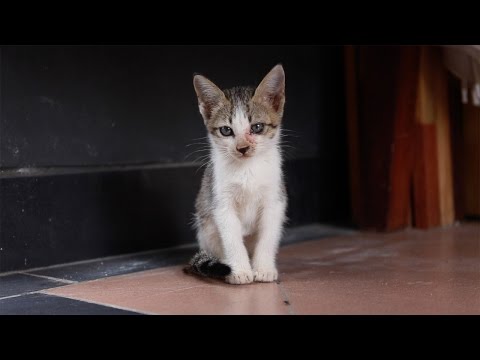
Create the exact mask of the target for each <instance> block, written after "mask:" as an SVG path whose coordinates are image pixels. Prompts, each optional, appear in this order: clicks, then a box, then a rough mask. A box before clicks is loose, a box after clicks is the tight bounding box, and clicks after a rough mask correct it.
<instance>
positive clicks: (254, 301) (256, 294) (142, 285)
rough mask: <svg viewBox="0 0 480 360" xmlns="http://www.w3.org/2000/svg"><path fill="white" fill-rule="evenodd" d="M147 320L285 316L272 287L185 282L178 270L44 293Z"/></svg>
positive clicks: (277, 292)
mask: <svg viewBox="0 0 480 360" xmlns="http://www.w3.org/2000/svg"><path fill="white" fill-rule="evenodd" d="M48 293H49V294H52V295H60V296H65V297H69V298H72V299H77V300H85V301H89V302H95V303H98V304H110V305H115V306H119V307H121V308H123V309H130V310H134V311H140V312H143V313H147V314H287V313H288V309H287V306H286V305H285V304H284V302H283V299H282V294H281V290H280V289H279V288H278V286H277V285H276V284H255V285H254V286H235V285H228V284H224V283H222V282H219V281H214V280H209V279H206V280H204V279H199V278H196V277H193V276H187V275H185V274H184V273H183V271H182V268H181V267H180V266H174V267H169V268H162V269H156V270H150V271H143V272H139V273H135V274H130V275H122V276H115V277H111V278H108V279H101V280H94V281H89V282H84V283H80V284H75V285H74V286H64V287H62V288H61V289H59V290H58V291H55V289H51V290H49V291H48Z"/></svg>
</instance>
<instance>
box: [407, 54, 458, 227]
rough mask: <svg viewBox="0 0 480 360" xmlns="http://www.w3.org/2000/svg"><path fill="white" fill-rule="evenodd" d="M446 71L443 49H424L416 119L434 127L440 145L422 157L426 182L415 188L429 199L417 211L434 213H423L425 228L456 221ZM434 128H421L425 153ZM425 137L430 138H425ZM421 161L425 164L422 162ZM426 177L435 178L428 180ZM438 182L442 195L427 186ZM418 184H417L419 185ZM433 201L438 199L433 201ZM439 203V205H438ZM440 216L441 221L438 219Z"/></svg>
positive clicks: (421, 144) (420, 196)
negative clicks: (426, 186)
mask: <svg viewBox="0 0 480 360" xmlns="http://www.w3.org/2000/svg"><path fill="white" fill-rule="evenodd" d="M446 75H447V74H446V70H445V68H444V66H443V64H442V54H441V52H440V49H438V48H435V47H431V46H422V47H421V52H420V71H419V78H418V97H417V109H416V119H417V122H418V123H419V124H420V126H425V125H428V126H433V129H434V135H435V138H436V140H435V143H436V146H435V147H432V148H430V149H429V152H426V153H421V154H419V156H423V157H425V159H423V163H424V166H426V167H427V168H425V169H423V168H420V167H416V168H415V169H416V171H420V172H421V173H420V174H418V176H416V179H417V181H418V179H423V181H422V182H421V183H419V186H420V187H419V188H418V189H415V192H416V196H417V197H418V198H422V199H425V201H427V204H425V205H424V206H422V204H418V205H419V206H420V208H418V209H417V208H416V209H415V210H416V211H417V212H423V211H431V212H432V213H431V214H421V215H419V218H420V219H422V220H421V226H422V227H428V226H437V225H449V224H452V223H453V221H454V201H453V174H452V147H451V141H450V125H449V124H450V120H449V116H450V115H449V108H448V89H447V78H446ZM431 132H432V130H431V129H422V128H420V129H419V133H418V137H417V139H418V141H419V144H418V147H417V149H419V150H424V149H425V148H424V146H430V145H431V142H432V140H431V139H430V138H429V137H430V136H431ZM422 136H427V138H425V139H423V138H422ZM432 161H435V162H437V166H436V168H434V167H432V166H431V164H430V162H432ZM420 162H421V161H420ZM425 176H429V177H431V178H429V179H425V178H424V177H425ZM433 182H437V183H438V185H437V186H436V187H435V189H438V192H439V193H438V194H437V195H434V194H433V193H432V191H433V190H432V188H431V187H429V188H428V189H427V188H424V187H423V184H424V183H429V184H430V183H433ZM415 184H417V183H415ZM421 191H428V193H427V194H421V195H420V194H419V192H421ZM433 198H438V201H437V200H433ZM437 203H438V204H437ZM433 204H437V206H438V209H433ZM437 216H438V220H437Z"/></svg>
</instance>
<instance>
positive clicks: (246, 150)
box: [193, 65, 285, 161]
mask: <svg viewBox="0 0 480 360" xmlns="http://www.w3.org/2000/svg"><path fill="white" fill-rule="evenodd" d="M193 85H194V87H195V91H196V93H197V97H198V106H199V108H200V113H201V114H202V116H203V120H204V123H205V126H206V128H207V130H208V133H209V137H210V140H211V142H212V145H213V146H214V147H215V148H216V149H217V150H218V151H219V153H221V154H223V155H225V156H227V157H229V158H233V159H238V160H239V161H243V160H245V159H248V158H251V157H253V156H255V155H256V154H261V153H262V152H264V151H266V150H268V149H270V148H272V146H276V145H277V144H278V138H279V131H280V124H281V121H282V116H283V106H284V104H285V73H284V71H283V67H282V65H277V66H275V67H274V68H273V69H272V70H270V72H269V73H268V74H267V75H266V76H265V77H264V79H263V80H262V82H261V83H260V85H258V86H257V88H256V89H254V88H249V87H235V88H232V89H228V90H224V91H222V90H220V89H219V88H218V87H217V86H216V85H215V84H214V83H213V82H211V81H210V80H208V79H207V78H206V77H204V76H202V75H195V77H194V78H193Z"/></svg>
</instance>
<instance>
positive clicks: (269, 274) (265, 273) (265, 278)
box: [253, 269, 278, 282]
mask: <svg viewBox="0 0 480 360" xmlns="http://www.w3.org/2000/svg"><path fill="white" fill-rule="evenodd" d="M253 279H254V281H258V282H272V281H275V280H277V279H278V271H277V269H267V270H254V272H253Z"/></svg>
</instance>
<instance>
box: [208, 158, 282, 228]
mask: <svg viewBox="0 0 480 360" xmlns="http://www.w3.org/2000/svg"><path fill="white" fill-rule="evenodd" d="M213 156H214V159H213V163H214V196H215V200H216V203H217V204H221V205H224V206H225V207H226V208H229V209H230V211H235V212H236V214H237V216H238V218H239V220H240V222H241V225H242V235H243V236H246V235H250V234H252V233H254V232H255V231H256V229H257V226H258V220H259V218H260V213H261V211H262V209H263V208H264V207H265V206H267V205H268V202H269V201H271V199H273V198H275V194H278V192H279V190H280V185H281V159H280V154H279V152H278V150H277V149H272V151H271V152H268V153H266V154H263V155H262V156H258V157H255V156H254V157H252V158H251V159H242V161H235V162H227V161H225V159H224V158H223V157H217V158H215V154H213Z"/></svg>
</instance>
